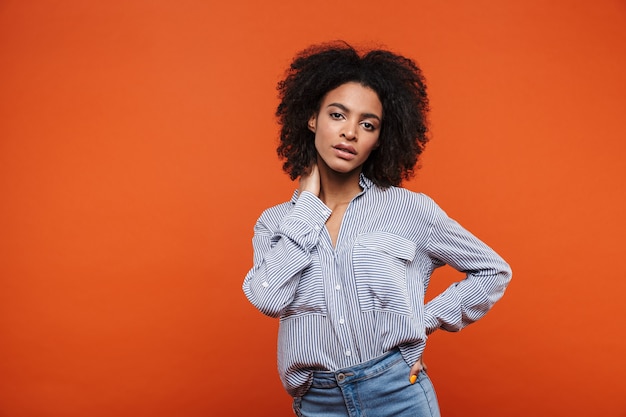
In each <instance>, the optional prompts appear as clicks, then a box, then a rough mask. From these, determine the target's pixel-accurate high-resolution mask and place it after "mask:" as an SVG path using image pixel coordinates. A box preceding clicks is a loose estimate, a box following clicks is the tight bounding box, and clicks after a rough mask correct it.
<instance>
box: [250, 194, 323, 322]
mask: <svg viewBox="0 0 626 417" xmlns="http://www.w3.org/2000/svg"><path fill="white" fill-rule="evenodd" d="M330 214H331V211H330V209H329V208H328V207H326V205H324V203H322V201H321V200H319V199H318V198H317V197H316V196H314V195H313V194H311V193H309V192H306V191H305V192H303V193H302V194H301V195H300V196H299V197H298V200H297V201H296V202H295V205H294V206H293V209H292V210H291V211H290V212H289V213H288V214H287V215H284V217H282V218H281V216H283V214H282V213H280V212H279V211H276V210H274V211H271V210H270V211H266V212H265V213H263V215H261V217H260V218H259V220H258V221H257V223H256V225H255V228H254V237H253V238H252V246H253V250H254V266H253V267H252V269H250V271H249V272H248V274H247V275H246V277H245V279H244V282H243V291H244V293H245V295H246V297H247V298H248V300H249V301H250V302H251V303H252V304H253V305H254V306H255V307H257V308H258V309H259V310H260V311H261V312H262V313H263V314H266V315H268V316H271V317H279V316H280V314H281V312H282V311H283V310H284V309H285V307H287V306H288V305H289V304H290V303H291V301H292V300H293V297H294V294H295V291H296V289H297V287H298V282H299V278H300V273H301V271H302V270H304V269H305V268H306V267H307V266H309V264H310V263H311V251H312V250H313V248H314V247H315V246H316V245H317V244H318V242H319V236H320V233H321V231H322V229H323V227H324V224H325V222H326V220H327V219H328V217H329V216H330Z"/></svg>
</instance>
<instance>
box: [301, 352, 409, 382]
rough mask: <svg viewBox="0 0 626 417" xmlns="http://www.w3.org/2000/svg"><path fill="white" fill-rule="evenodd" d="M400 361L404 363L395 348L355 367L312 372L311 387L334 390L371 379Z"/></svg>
mask: <svg viewBox="0 0 626 417" xmlns="http://www.w3.org/2000/svg"><path fill="white" fill-rule="evenodd" d="M400 361H404V359H403V357H402V354H401V353H400V350H399V349H398V348H395V349H393V350H390V351H389V352H387V353H385V354H384V355H382V356H379V357H377V358H374V359H371V360H369V361H366V362H363V363H360V364H358V365H355V366H350V367H347V368H342V369H337V370H336V371H332V372H329V371H315V372H313V382H312V384H311V386H313V387H316V388H334V387H337V386H339V385H341V384H346V383H350V382H355V381H358V380H361V379H368V378H373V377H375V376H376V375H378V374H381V373H383V372H385V371H386V370H387V369H389V368H391V367H392V366H393V365H395V364H396V363H398V362H400Z"/></svg>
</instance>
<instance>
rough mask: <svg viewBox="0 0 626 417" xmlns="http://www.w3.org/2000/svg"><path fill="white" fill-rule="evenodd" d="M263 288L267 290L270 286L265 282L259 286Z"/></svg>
mask: <svg viewBox="0 0 626 417" xmlns="http://www.w3.org/2000/svg"><path fill="white" fill-rule="evenodd" d="M261 285H262V286H263V288H267V287H269V286H270V284H269V283H268V282H267V281H263V284H261Z"/></svg>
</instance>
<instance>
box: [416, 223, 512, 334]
mask: <svg viewBox="0 0 626 417" xmlns="http://www.w3.org/2000/svg"><path fill="white" fill-rule="evenodd" d="M430 250H431V256H432V257H433V259H436V262H439V263H440V264H448V265H450V266H452V267H453V268H455V269H456V270H458V271H460V272H462V273H464V274H465V279H463V280H462V281H460V282H456V283H454V284H452V285H451V286H450V287H448V289H446V290H445V291H444V292H442V293H441V294H439V295H438V296H437V297H435V298H434V299H433V300H432V301H430V302H429V303H428V304H426V306H425V322H426V332H427V333H432V332H433V331H434V330H436V329H437V328H441V329H444V330H448V331H458V330H461V329H462V328H463V327H465V326H467V325H468V324H471V323H473V322H475V321H476V320H478V319H480V318H481V317H483V316H484V315H485V314H486V313H487V312H488V311H489V310H490V309H491V307H493V305H494V304H495V303H496V301H498V300H499V299H500V298H501V297H502V295H503V294H504V291H505V289H506V287H507V285H508V284H509V282H510V280H511V268H510V267H509V265H508V264H507V263H506V262H505V261H504V259H502V257H500V256H499V255H498V254H497V253H496V252H495V251H494V250H493V249H491V248H490V247H488V246H487V245H486V244H484V243H483V242H482V241H480V240H479V239H478V238H476V237H475V236H473V235H472V234H471V233H470V232H468V231H467V230H465V229H463V228H462V227H461V226H460V225H459V224H458V223H456V222H455V221H454V220H452V219H450V218H448V217H447V216H445V215H442V216H440V217H439V218H438V219H437V220H436V221H435V224H434V226H433V233H432V236H431V246H430Z"/></svg>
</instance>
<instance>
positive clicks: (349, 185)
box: [319, 169, 361, 209]
mask: <svg viewBox="0 0 626 417" xmlns="http://www.w3.org/2000/svg"><path fill="white" fill-rule="evenodd" d="M360 174H361V171H360V170H355V171H353V172H349V173H346V174H341V173H338V172H335V171H332V170H330V169H320V195H319V197H320V200H322V201H323V202H324V204H326V205H327V206H328V207H329V208H331V209H333V208H334V207H336V206H339V205H345V204H348V203H350V201H352V199H353V198H354V196H356V195H357V194H359V193H360V192H361V186H360V184H359V179H360Z"/></svg>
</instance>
